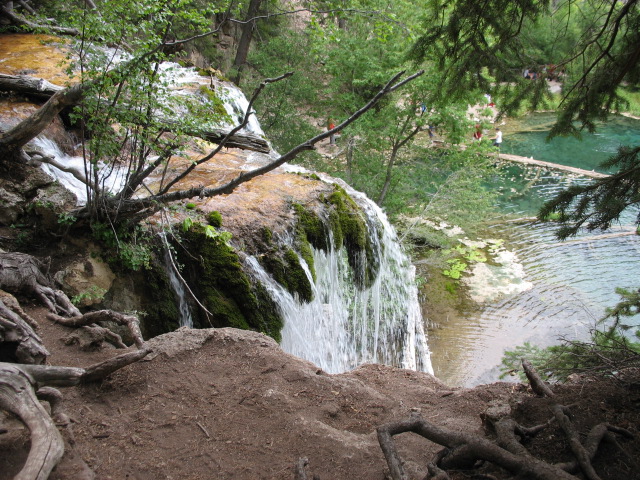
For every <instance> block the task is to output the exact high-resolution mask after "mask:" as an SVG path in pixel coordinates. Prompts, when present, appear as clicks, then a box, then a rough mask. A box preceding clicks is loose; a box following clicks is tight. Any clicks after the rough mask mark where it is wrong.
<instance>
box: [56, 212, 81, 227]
mask: <svg viewBox="0 0 640 480" xmlns="http://www.w3.org/2000/svg"><path fill="white" fill-rule="evenodd" d="M77 220H78V219H77V217H76V216H75V215H72V214H70V213H68V212H62V213H59V214H58V224H60V225H64V226H71V225H73V224H74V223H76V221H77Z"/></svg>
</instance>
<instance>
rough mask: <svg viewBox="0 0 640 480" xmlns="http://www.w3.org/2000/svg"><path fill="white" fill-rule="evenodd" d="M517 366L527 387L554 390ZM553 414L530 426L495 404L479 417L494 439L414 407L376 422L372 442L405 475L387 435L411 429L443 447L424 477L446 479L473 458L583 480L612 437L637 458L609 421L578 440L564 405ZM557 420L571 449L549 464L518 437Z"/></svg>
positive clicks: (539, 475)
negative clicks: (433, 419) (441, 422)
mask: <svg viewBox="0 0 640 480" xmlns="http://www.w3.org/2000/svg"><path fill="white" fill-rule="evenodd" d="M522 363H523V367H524V369H525V372H526V375H527V377H528V378H529V381H530V382H531V388H532V390H533V391H534V392H535V393H537V394H538V395H541V396H545V397H549V398H555V397H556V395H555V394H554V393H553V391H551V389H550V388H549V387H548V386H547V385H546V384H545V383H544V382H543V381H542V379H541V378H540V376H539V375H538V373H537V372H536V371H535V369H534V368H533V367H532V366H531V364H530V363H529V362H527V361H526V360H523V362H522ZM551 409H552V412H553V417H552V418H551V419H550V420H549V421H548V422H546V423H544V424H542V425H537V426H535V427H530V428H527V427H523V426H522V425H519V424H518V423H517V422H516V421H515V420H513V419H512V418H511V417H510V408H509V407H508V406H507V408H504V406H503V405H499V406H498V408H491V409H489V410H488V411H487V412H486V413H485V414H484V415H483V418H484V419H485V420H488V421H489V423H490V425H491V426H493V429H494V430H495V433H496V437H497V439H496V443H494V442H492V441H490V440H488V439H486V438H484V437H482V436H479V435H475V434H470V433H466V432H457V431H453V430H448V429H446V428H443V427H438V426H436V425H434V424H432V423H430V422H428V421H426V420H424V419H423V418H422V417H421V416H420V414H419V413H416V412H413V413H412V414H411V416H410V417H409V419H407V420H403V421H398V422H392V423H389V424H386V425H382V426H380V427H378V429H377V432H378V442H379V443H380V447H381V449H382V452H383V454H384V456H385V459H386V461H387V465H388V466H389V470H390V473H391V478H392V479H393V480H408V478H409V477H408V476H407V474H406V473H405V471H404V467H403V462H402V459H401V458H400V455H399V453H398V450H397V449H396V446H395V443H394V442H393V436H394V435H398V434H400V433H406V432H412V433H415V434H417V435H420V436H422V437H424V438H426V439H428V440H431V441H432V442H435V443H437V444H439V445H442V446H444V447H445V449H444V450H442V451H441V452H439V453H438V455H437V456H436V458H435V459H434V460H433V462H432V463H430V464H429V465H428V474H427V476H426V477H425V480H426V479H427V478H431V479H440V480H447V479H449V476H448V474H447V472H446V471H447V470H451V469H468V468H472V467H473V466H474V465H475V464H477V462H478V461H479V460H481V461H488V462H491V463H493V464H494V465H497V466H499V467H501V468H503V469H505V470H507V471H509V472H511V473H512V474H513V475H515V476H517V477H518V478H520V477H522V478H532V479H540V480H561V479H575V478H576V477H575V476H573V475H572V473H578V472H582V474H583V475H584V476H585V478H587V479H589V480H600V477H599V476H598V474H597V473H596V471H595V469H594V468H593V465H592V463H591V461H592V459H593V458H594V457H595V455H596V453H597V451H598V448H599V446H600V444H601V443H602V441H603V440H606V441H609V442H610V443H613V444H614V445H615V446H616V447H617V448H618V449H619V450H620V451H621V452H623V454H624V455H625V456H626V457H627V458H628V459H630V460H631V462H632V463H633V464H636V463H637V462H636V461H635V460H634V459H633V458H632V456H631V455H629V454H628V453H627V452H626V451H625V450H624V449H623V448H622V446H621V445H619V443H618V441H617V439H616V437H615V435H614V434H619V435H622V436H625V437H628V438H633V435H632V434H631V433H630V432H629V431H628V430H625V429H623V428H619V427H615V426H612V425H609V424H607V423H602V424H599V425H596V426H595V427H593V428H592V429H591V431H590V432H589V434H588V435H587V438H586V440H585V442H584V443H582V442H581V441H580V436H579V434H578V432H577V430H576V428H575V426H574V425H573V423H572V422H571V419H570V418H569V416H568V411H569V408H568V407H566V406H562V405H559V404H554V405H553V406H552V407H551ZM554 421H555V422H558V424H559V426H560V428H561V429H562V431H563V432H564V434H565V436H566V437H567V439H568V442H569V445H570V448H571V452H572V453H573V455H574V456H575V460H574V461H571V462H566V463H561V464H555V465H553V464H550V463H547V462H545V461H543V460H539V459H537V458H536V457H534V456H533V455H532V454H531V453H530V452H529V451H528V450H527V449H526V448H525V446H524V445H522V443H521V442H522V440H523V439H526V438H527V437H532V436H535V435H536V434H538V433H539V432H540V431H542V430H543V429H545V428H547V427H548V426H549V425H550V424H551V422H554Z"/></svg>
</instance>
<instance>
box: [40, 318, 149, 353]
mask: <svg viewBox="0 0 640 480" xmlns="http://www.w3.org/2000/svg"><path fill="white" fill-rule="evenodd" d="M47 318H48V319H49V320H51V321H54V322H56V323H59V324H61V325H65V326H67V327H83V326H86V325H92V324H95V323H98V322H114V323H117V324H118V325H123V326H125V327H127V328H128V329H129V331H130V332H131V336H132V337H133V341H134V342H135V344H136V346H137V347H138V348H143V346H144V339H143V338H142V332H141V331H140V322H139V320H138V318H137V317H135V316H134V315H125V314H123V313H119V312H114V311H113V310H98V311H96V312H88V313H85V314H84V315H82V314H79V315H76V316H73V317H69V318H65V317H61V316H60V315H56V314H52V313H50V314H48V315H47ZM114 335H115V334H114ZM117 337H118V339H119V341H120V342H122V339H121V338H120V337H119V336H117ZM112 338H115V337H112Z"/></svg>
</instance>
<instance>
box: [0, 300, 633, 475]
mask: <svg viewBox="0 0 640 480" xmlns="http://www.w3.org/2000/svg"><path fill="white" fill-rule="evenodd" d="M29 312H30V313H31V315H32V316H34V317H36V318H37V319H38V320H39V322H40V324H41V326H42V328H41V330H42V332H41V333H42V336H43V338H44V339H45V343H46V346H47V348H48V349H49V350H50V351H51V352H52V357H51V359H50V363H51V364H55V365H69V366H87V365H89V364H91V363H95V362H97V361H100V360H102V359H104V358H106V357H109V356H113V355H115V354H116V350H100V351H97V352H83V351H81V350H80V349H79V348H78V347H77V346H65V345H64V344H63V343H62V342H61V340H60V339H61V338H62V337H64V336H65V335H68V334H69V333H70V332H71V330H70V329H67V328H66V327H62V326H59V325H53V324H51V323H50V322H47V321H46V320H45V319H44V318H43V314H44V311H43V309H41V308H31V309H29ZM45 322H47V323H45ZM149 344H150V346H151V347H152V348H153V349H154V352H153V353H152V354H151V355H150V356H149V357H147V358H146V359H145V360H143V361H141V362H139V363H136V364H133V365H130V366H128V367H126V368H124V369H123V370H120V371H118V372H116V373H115V374H113V375H112V376H111V377H110V378H109V379H108V380H106V381H104V382H102V383H100V384H95V385H85V386H81V387H74V388H67V389H64V390H63V394H64V399H65V400H64V402H65V403H64V406H65V411H66V412H67V413H68V414H69V416H70V417H71V418H72V421H73V436H72V438H73V440H74V443H73V444H72V445H70V446H68V447H67V452H68V453H67V454H65V457H64V459H63V461H62V463H61V464H60V465H59V466H58V468H57V469H56V471H54V473H53V474H52V477H51V478H54V479H63V478H64V479H68V478H90V475H89V473H90V472H87V471H86V470H83V464H82V462H80V461H79V459H82V460H83V461H84V462H86V464H87V465H88V466H89V468H90V469H91V470H93V471H94V472H95V478H98V479H114V480H116V479H125V478H127V479H137V480H143V479H154V480H156V479H177V478H180V479H211V478H216V479H227V478H239V479H254V478H256V479H257V478H264V479H292V478H293V475H294V473H293V472H294V463H295V462H296V460H297V459H298V458H299V457H308V458H309V461H310V466H309V470H310V471H311V472H313V473H315V474H317V475H318V476H319V477H320V478H322V479H323V480H326V479H354V478H358V479H381V480H382V479H384V478H385V472H387V466H386V463H385V461H384V457H383V454H382V452H381V450H380V447H379V446H378V441H377V438H376V434H375V428H376V427H377V426H379V425H381V424H383V423H386V422H390V421H393V420H399V419H403V418H406V417H407V416H408V415H409V413H410V411H411V410H412V409H419V410H420V411H421V413H422V415H423V417H424V418H426V419H428V420H429V421H431V422H433V423H436V424H438V425H441V426H444V427H447V428H450V429H454V430H465V431H469V432H477V433H480V432H481V431H482V422H481V417H480V415H481V414H482V413H483V412H484V411H485V410H486V408H487V406H488V405H489V404H490V403H491V404H496V403H510V404H511V405H512V408H513V410H514V411H515V412H516V414H517V416H518V417H519V418H518V420H520V421H521V422H522V423H523V424H526V425H533V424H539V423H543V422H545V421H546V420H547V419H548V418H549V417H550V413H549V411H548V409H547V403H546V401H545V400H544V399H539V398H535V397H533V396H532V395H531V394H530V393H529V392H528V391H527V389H526V388H525V387H523V386H521V385H514V384H505V383H498V384H492V385H485V386H481V387H477V388H474V389H471V390H468V389H451V388H449V387H447V386H445V385H444V384H442V383H441V382H439V381H438V380H437V379H435V378H434V377H432V376H430V375H428V374H424V373H419V372H414V371H408V370H402V369H396V368H390V367H385V366H380V365H365V366H362V367H360V368H358V369H356V370H354V371H352V372H349V373H345V374H340V375H329V374H327V373H325V372H323V371H322V370H320V369H319V368H318V367H316V366H314V365H312V364H311V363H309V362H306V361H304V360H301V359H298V358H296V357H293V356H291V355H288V354H286V353H284V352H283V351H282V350H280V348H279V347H278V345H277V344H276V343H275V342H274V341H273V340H272V339H270V338H268V337H266V336H264V335H262V334H258V333H254V332H248V331H241V330H235V329H215V330H214V329H208V330H188V329H180V330H178V331H176V332H173V333H170V334H166V335H162V336H160V337H156V338H154V339H152V340H151V341H150V342H149ZM559 393H560V395H561V399H562V402H564V403H565V404H571V403H575V404H577V406H576V407H574V408H572V411H575V412H577V415H576V420H577V422H578V423H577V425H578V428H579V429H580V431H581V432H586V431H587V430H588V429H589V428H590V427H591V426H593V425H594V424H595V423H599V422H601V421H607V422H610V423H614V424H617V425H620V426H624V427H626V428H629V429H631V430H633V429H637V427H638V420H639V418H638V411H637V406H638V401H640V393H639V392H632V391H631V392H630V391H629V390H624V389H621V388H620V387H619V386H617V385H614V384H609V383H602V384H600V383H597V384H595V383H594V384H587V385H585V386H575V385H574V386H566V387H562V388H560V389H559ZM587 393H588V394H589V395H586V394H587ZM12 425H13V424H12ZM9 430H10V431H9V433H7V434H5V435H0V479H8V478H12V476H13V475H14V474H15V473H16V472H17V471H18V470H19V468H20V466H21V464H22V462H23V461H24V458H25V455H26V453H25V452H26V449H27V448H28V436H27V434H26V432H24V431H23V430H21V429H16V427H15V426H13V427H11V428H9ZM635 433H637V432H635ZM3 438H4V440H3ZM6 439H10V440H11V441H7V440H6ZM398 442H399V444H400V446H401V454H402V456H403V458H404V459H405V460H407V463H406V465H405V467H406V469H407V471H408V472H410V474H411V475H412V478H422V477H423V476H424V474H425V465H426V464H427V462H428V461H429V460H431V459H432V458H433V455H434V454H435V452H436V451H438V450H440V447H439V446H437V445H435V444H433V443H431V442H428V441H426V440H424V439H422V438H419V437H417V436H409V435H403V436H401V437H400V438H398ZM529 447H530V449H532V450H533V451H534V453H536V454H541V455H545V456H547V457H549V458H552V459H553V460H560V459H563V458H564V457H565V455H566V454H567V452H568V449H567V446H566V441H565V440H564V439H563V438H562V435H561V434H560V433H559V431H558V430H557V428H555V427H553V426H552V427H551V428H549V429H548V430H546V431H544V432H543V433H542V434H541V435H540V436H539V437H538V438H537V439H536V440H535V441H534V442H533V444H532V445H529ZM624 448H626V449H627V451H628V452H629V454H630V455H631V456H632V457H634V456H635V458H638V457H639V455H640V447H639V442H638V440H633V441H625V442H624ZM625 462H626V463H625ZM596 468H597V469H598V471H599V473H601V475H602V478H603V479H605V478H609V479H614V478H628V479H632V478H640V477H638V476H637V475H638V473H637V472H638V470H635V471H634V470H633V469H632V468H633V467H632V466H631V465H629V462H628V460H625V458H624V457H622V456H620V455H619V454H618V452H617V450H616V449H615V448H614V447H609V446H607V447H606V449H605V450H604V451H603V453H602V455H601V460H599V461H597V462H596ZM85 474H86V475H85ZM494 475H496V473H495V472H494ZM634 475H636V476H635V477H634ZM506 477H507V475H506V474H504V472H503V473H502V474H498V475H497V478H506ZM452 478H455V477H452Z"/></svg>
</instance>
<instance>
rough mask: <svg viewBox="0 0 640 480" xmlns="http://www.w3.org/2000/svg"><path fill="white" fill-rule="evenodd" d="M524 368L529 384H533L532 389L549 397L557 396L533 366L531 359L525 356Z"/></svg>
mask: <svg viewBox="0 0 640 480" xmlns="http://www.w3.org/2000/svg"><path fill="white" fill-rule="evenodd" d="M522 368H524V373H525V375H526V376H527V378H528V379H529V384H530V385H531V389H532V390H533V391H534V392H535V393H536V394H537V395H539V396H541V397H549V398H554V397H555V396H556V394H555V393H553V391H552V390H551V389H550V388H549V387H548V386H547V384H546V383H544V381H543V380H542V378H540V375H538V372H536V369H535V368H533V365H531V362H529V360H527V359H525V358H523V359H522Z"/></svg>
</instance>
